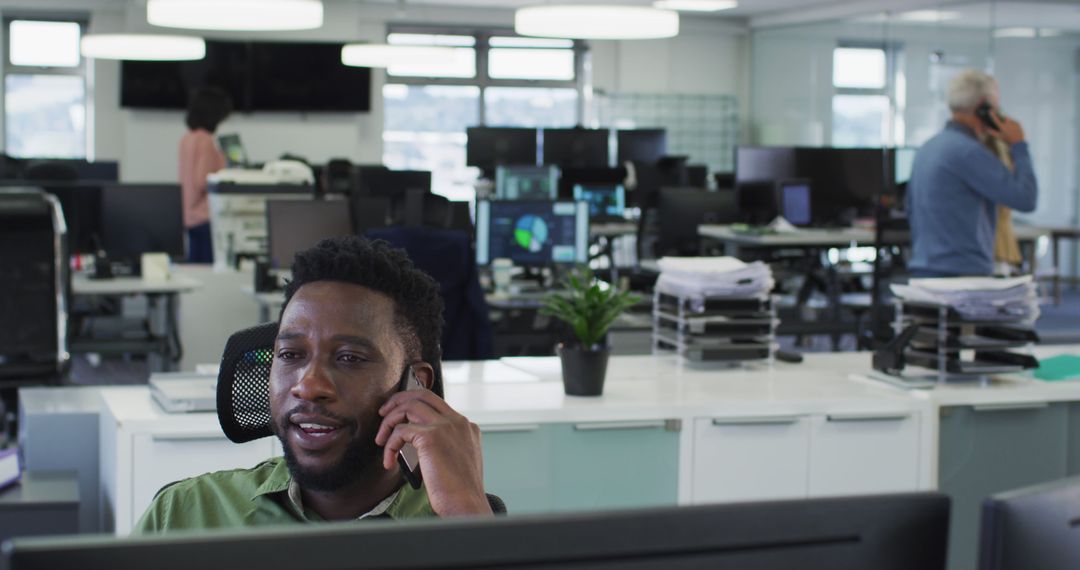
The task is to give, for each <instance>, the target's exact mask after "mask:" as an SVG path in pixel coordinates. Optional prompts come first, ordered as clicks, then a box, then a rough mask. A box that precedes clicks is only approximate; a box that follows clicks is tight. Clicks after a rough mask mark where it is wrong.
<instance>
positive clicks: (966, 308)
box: [892, 275, 1040, 322]
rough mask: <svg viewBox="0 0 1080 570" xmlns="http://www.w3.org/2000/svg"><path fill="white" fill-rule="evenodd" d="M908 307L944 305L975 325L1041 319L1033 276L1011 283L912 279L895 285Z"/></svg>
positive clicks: (981, 279)
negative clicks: (903, 283)
mask: <svg viewBox="0 0 1080 570" xmlns="http://www.w3.org/2000/svg"><path fill="white" fill-rule="evenodd" d="M892 292H893V294H895V295H896V296H897V297H899V298H900V299H902V300H903V301H904V302H905V303H925V304H931V305H945V306H947V307H950V308H952V309H955V310H956V312H957V313H958V314H959V315H960V316H961V317H962V318H964V319H967V320H972V321H1010V322H1016V321H1024V322H1028V321H1034V320H1036V319H1038V318H1039V314H1040V311H1039V293H1038V289H1037V287H1036V285H1035V282H1034V281H1033V280H1032V278H1031V276H1030V275H1026V276H1023V277H1014V278H1011V279H998V278H994V277H950V278H941V279H912V280H911V282H910V283H908V284H907V285H892Z"/></svg>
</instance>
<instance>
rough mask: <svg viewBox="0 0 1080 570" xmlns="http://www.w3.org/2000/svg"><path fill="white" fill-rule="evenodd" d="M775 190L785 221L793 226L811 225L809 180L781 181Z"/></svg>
mask: <svg viewBox="0 0 1080 570" xmlns="http://www.w3.org/2000/svg"><path fill="white" fill-rule="evenodd" d="M776 189H777V194H778V195H779V196H780V211H781V213H782V214H783V216H784V219H785V220H787V221H789V222H791V225H794V226H809V225H811V224H812V223H813V221H814V218H813V208H812V207H811V202H812V200H811V198H810V181H809V180H781V181H780V182H778V183H777V185H776Z"/></svg>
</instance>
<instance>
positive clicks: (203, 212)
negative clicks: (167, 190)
mask: <svg viewBox="0 0 1080 570" xmlns="http://www.w3.org/2000/svg"><path fill="white" fill-rule="evenodd" d="M231 111H232V102H231V101H230V100H229V95H228V94H227V93H225V92H224V91H222V90H221V89H218V88H216V87H203V88H200V89H198V90H196V91H195V92H194V93H193V94H192V96H191V102H190V104H189V105H188V112H187V119H186V122H187V126H188V132H187V133H185V134H184V137H183V138H181V139H180V188H181V189H182V190H183V195H184V227H186V228H187V234H188V263H213V262H214V248H213V245H212V243H211V241H210V204H209V202H208V199H209V198H208V196H207V192H206V176H207V175H208V174H211V173H214V172H217V171H219V170H221V169H222V168H225V155H223V154H222V153H221V150H219V149H218V147H217V143H215V142H214V131H216V130H217V127H218V125H220V124H221V122H222V121H224V120H225V118H226V117H228V116H229V113H230V112H231Z"/></svg>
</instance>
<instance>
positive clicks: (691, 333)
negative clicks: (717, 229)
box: [653, 257, 779, 364]
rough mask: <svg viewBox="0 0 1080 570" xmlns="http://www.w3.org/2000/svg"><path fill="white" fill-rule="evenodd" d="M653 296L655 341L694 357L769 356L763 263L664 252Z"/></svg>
mask: <svg viewBox="0 0 1080 570" xmlns="http://www.w3.org/2000/svg"><path fill="white" fill-rule="evenodd" d="M658 265H659V266H660V279H659V280H658V281H657V283H656V294H655V297H654V299H653V347H654V348H655V349H657V350H674V351H675V352H676V353H678V354H679V355H681V356H682V357H684V358H686V359H688V360H691V361H697V362H704V361H719V362H724V363H727V364H735V363H742V362H748V361H755V360H766V359H771V358H772V355H773V352H774V351H775V350H776V326H777V325H778V324H779V321H778V320H777V319H776V307H775V303H773V300H772V298H771V297H770V295H769V293H770V291H772V288H773V285H774V281H773V277H772V271H771V270H770V269H769V266H768V265H765V264H764V263H760V262H758V263H744V262H742V261H739V260H738V259H734V258H731V257H695V258H687V257H674V258H672V257H665V258H663V259H661V260H660V261H659V263H658Z"/></svg>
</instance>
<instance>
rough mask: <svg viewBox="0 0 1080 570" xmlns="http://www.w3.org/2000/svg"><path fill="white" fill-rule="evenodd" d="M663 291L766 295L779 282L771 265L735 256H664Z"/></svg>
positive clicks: (659, 287) (659, 285)
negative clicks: (751, 261) (774, 276)
mask: <svg viewBox="0 0 1080 570" xmlns="http://www.w3.org/2000/svg"><path fill="white" fill-rule="evenodd" d="M658 265H659V266H660V279H658V280H657V282H656V288H657V290H659V291H660V292H661V293H666V294H669V295H680V296H705V297H730V298H738V299H749V298H763V297H766V296H767V295H768V294H769V292H770V291H772V289H773V286H774V285H775V284H776V282H775V281H774V280H773V276H772V270H771V269H769V266H768V265H766V264H764V263H762V262H760V261H755V262H753V263H746V262H744V261H740V260H738V259H735V258H734V257H665V258H663V259H661V260H660V261H659V262H658Z"/></svg>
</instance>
